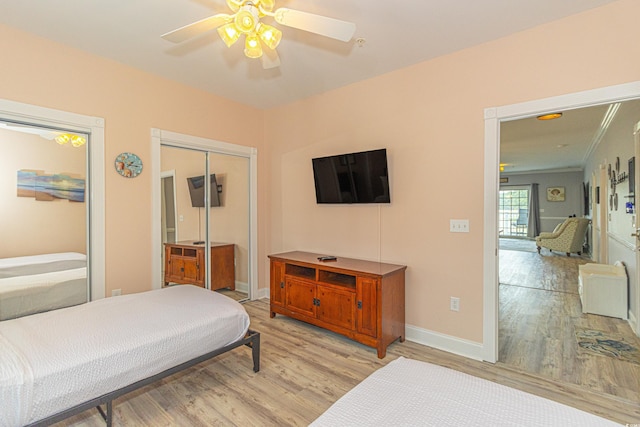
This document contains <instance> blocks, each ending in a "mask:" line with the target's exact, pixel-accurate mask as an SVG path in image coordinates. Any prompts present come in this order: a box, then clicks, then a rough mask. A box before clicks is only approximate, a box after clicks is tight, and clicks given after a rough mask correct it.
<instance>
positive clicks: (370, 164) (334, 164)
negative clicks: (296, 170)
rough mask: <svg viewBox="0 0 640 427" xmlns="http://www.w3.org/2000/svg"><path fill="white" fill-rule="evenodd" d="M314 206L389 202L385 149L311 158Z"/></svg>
mask: <svg viewBox="0 0 640 427" xmlns="http://www.w3.org/2000/svg"><path fill="white" fill-rule="evenodd" d="M312 163H313V179H314V181H315V187H316V201H317V202H318V203H391V196H390V195H389V169H388V168H387V150H386V149H384V148H383V149H380V150H372V151H362V152H359V153H349V154H340V155H337V156H328V157H319V158H315V159H312Z"/></svg>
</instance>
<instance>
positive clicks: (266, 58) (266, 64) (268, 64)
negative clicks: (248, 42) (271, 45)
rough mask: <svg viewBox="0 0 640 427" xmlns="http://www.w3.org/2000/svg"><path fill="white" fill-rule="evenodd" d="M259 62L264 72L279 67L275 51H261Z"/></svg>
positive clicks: (278, 58)
mask: <svg viewBox="0 0 640 427" xmlns="http://www.w3.org/2000/svg"><path fill="white" fill-rule="evenodd" d="M260 60H261V61H262V68H264V69H265V70H270V69H271V68H277V67H279V66H280V57H279V56H278V52H276V50H275V49H263V50H262V56H261V57H260Z"/></svg>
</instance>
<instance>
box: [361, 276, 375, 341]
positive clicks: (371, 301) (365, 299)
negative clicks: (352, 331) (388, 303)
mask: <svg viewBox="0 0 640 427" xmlns="http://www.w3.org/2000/svg"><path fill="white" fill-rule="evenodd" d="M377 287H378V280H375V279H370V278H367V277H358V279H357V281H356V298H357V302H356V305H357V307H358V308H357V311H358V314H357V318H358V332H359V333H361V334H365V335H369V336H371V337H374V338H375V337H377V336H378V328H377V324H378V311H377V308H378V297H377V294H378V292H377Z"/></svg>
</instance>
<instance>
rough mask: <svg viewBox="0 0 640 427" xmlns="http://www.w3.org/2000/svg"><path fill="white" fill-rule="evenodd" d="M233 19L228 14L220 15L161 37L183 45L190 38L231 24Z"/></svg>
mask: <svg viewBox="0 0 640 427" xmlns="http://www.w3.org/2000/svg"><path fill="white" fill-rule="evenodd" d="M231 19H233V17H232V16H231V15H227V14H226V13H219V14H217V15H213V16H210V17H208V18H205V19H201V20H200V21H197V22H194V23H192V24H189V25H185V26H184V27H180V28H178V29H177V30H173V31H169V32H168V33H166V34H163V35H162V36H160V37H162V38H163V39H165V40H167V41H170V42H173V43H182V42H183V41H186V40H189V39H190V38H193V37H196V36H199V35H200V34H203V33H206V32H207V31H211V30H213V29H215V28H218V27H219V26H220V25H223V24H226V23H227V22H230V21H231Z"/></svg>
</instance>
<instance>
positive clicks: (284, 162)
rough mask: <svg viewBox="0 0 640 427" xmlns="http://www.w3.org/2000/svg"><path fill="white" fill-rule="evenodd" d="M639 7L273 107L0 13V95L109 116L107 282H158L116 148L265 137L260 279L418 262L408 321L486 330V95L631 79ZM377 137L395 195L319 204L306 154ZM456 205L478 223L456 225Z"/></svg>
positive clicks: (135, 193) (454, 330) (476, 334)
mask: <svg viewBox="0 0 640 427" xmlns="http://www.w3.org/2000/svg"><path fill="white" fill-rule="evenodd" d="M637 16H640V2H637V1H636V0H621V1H619V2H616V3H614V4H611V5H609V6H605V7H602V8H598V9H594V10H592V11H589V12H586V13H583V14H580V15H576V16H573V17H569V18H566V19H563V20H560V21H557V22H554V23H551V24H548V25H544V26H541V27H537V28H534V29H531V30H529V31H525V32H522V33H519V34H516V35H513V36H510V37H506V38H504V39H500V40H497V41H494V42H491V43H486V44H483V45H480V46H477V47H474V48H471V49H467V50H463V51H460V52H457V53H454V54H451V55H447V56H444V57H441V58H437V59H435V60H432V61H428V62H424V63H421V64H418V65H415V66H413V67H409V68H406V69H403V70H399V71H396V72H393V73H389V74H387V75H384V76H380V77H377V78H374V79H371V80H368V81H365V82H362V83H358V84H354V85H351V86H347V87H345V88H342V89H339V90H336V91H333V92H330V93H327V94H324V95H321V96H316V97H313V98H310V99H307V100H305V101H302V102H298V103H295V104H292V105H289V106H285V107H282V108H277V109H273V110H269V111H267V112H266V113H261V112H260V111H257V110H254V109H252V108H250V107H246V106H242V105H239V104H235V103H232V102H229V101H226V100H224V99H221V98H218V97H215V96H212V95H209V94H206V93H203V92H201V91H197V90H194V89H190V88H188V87H185V86H181V85H179V84H175V83H172V82H169V81H166V80H163V79H161V78H158V77H154V76H151V75H149V74H146V73H143V72H139V71H136V70H133V69H131V68H128V67H124V66H122V65H120V64H118V63H115V62H112V61H108V60H104V59H100V58H96V57H95V56H91V55H88V54H85V53H82V52H79V51H77V50H73V49H69V48H66V47H63V46H60V45H57V44H54V43H51V42H48V41H46V40H43V39H40V38H37V37H33V36H30V35H27V34H24V33H22V32H18V31H14V30H12V29H9V28H6V27H0V47H1V48H2V52H3V64H4V65H3V66H2V67H0V97H2V98H6V99H11V100H15V101H20V102H25V103H30V104H35V105H42V106H46V107H51V108H56V109H61V110H65V111H72V112H77V113H81V114H86V115H92V116H100V117H104V118H105V119H106V125H105V129H106V131H105V138H106V164H107V173H106V192H107V195H106V198H107V200H106V226H107V230H106V231H107V259H106V262H107V265H106V270H107V278H106V279H107V295H109V294H110V290H111V289H114V288H122V290H123V292H137V291H141V290H146V289H149V288H150V277H151V271H150V265H151V259H150V253H151V248H150V242H151V229H150V221H149V219H150V215H151V212H150V210H151V197H150V194H149V191H150V188H151V183H150V178H149V174H148V173H145V172H143V173H142V175H140V176H139V177H138V178H135V179H124V178H121V177H120V176H118V175H117V174H116V173H115V172H114V171H113V169H112V167H111V164H112V159H113V158H114V157H115V156H116V154H118V153H120V152H122V151H133V152H136V153H137V154H139V155H140V156H141V157H142V159H143V161H146V160H148V158H149V151H150V144H149V130H150V128H152V127H156V128H161V129H167V130H171V131H175V132H181V133H185V134H188V135H196V136H201V137H206V138H211V139H215V140H218V141H226V142H231V143H235V144H241V145H251V146H256V147H258V149H259V155H258V162H259V163H258V175H259V176H258V185H259V189H258V208H259V227H258V228H259V229H258V233H259V236H258V240H259V247H258V258H259V261H260V265H259V273H260V274H259V282H260V283H259V285H260V287H265V286H267V281H266V280H267V278H268V265H267V263H266V262H265V260H266V255H267V254H268V253H272V252H277V251H282V250H289V249H301V250H317V251H322V252H327V253H332V254H336V255H339V256H354V257H359V258H366V259H377V258H378V257H379V258H380V259H382V260H384V261H390V262H396V263H403V264H406V265H408V266H409V268H408V270H407V322H408V323H409V324H410V325H414V326H417V327H419V328H423V329H425V330H430V331H435V332H438V333H441V334H447V335H451V336H454V337H458V338H461V339H466V340H471V341H475V342H481V341H482V285H483V284H482V278H483V270H482V243H483V230H482V223H483V204H484V201H483V178H484V171H483V167H484V166H483V147H484V120H483V119H484V117H483V112H484V108H486V107H490V106H496V105H505V104H511V103H517V102H523V101H528V100H533V99H538V98H543V97H548V96H555V95H561V94H566V93H571V92H576V91H582V90H586V89H592V88H597V87H603V86H608V85H613V84H619V83H625V82H630V81H635V80H638V79H639V76H640V55H638V49H639V47H638V46H639V45H638V40H639V39H640V25H638V24H637V22H636V20H637V18H634V17H637ZM61 62H64V63H65V67H60V66H57V64H59V63H61ZM69 70H73V73H70V72H69ZM212 78H215V76H212ZM263 114H264V115H266V120H265V121H264V122H263V121H262V120H252V121H251V122H252V123H257V125H256V126H254V127H251V126H247V122H246V121H245V120H243V118H244V117H246V116H247V115H253V116H257V117H258V118H261V117H262V115H263ZM377 147H386V148H387V149H388V154H389V167H390V173H391V177H390V179H391V197H392V203H391V204H390V205H386V206H382V207H380V208H378V207H377V206H365V207H348V206H347V207H344V206H343V207H336V206H318V205H316V204H315V200H314V198H313V180H312V172H311V160H310V159H311V158H312V157H313V156H316V155H327V154H335V153H340V152H344V151H352V150H353V151H355V150H360V149H369V148H377ZM451 218H456V219H459V218H468V219H469V220H470V224H471V232H470V233H469V234H451V233H449V231H448V229H449V219H451ZM450 296H457V297H460V299H461V305H460V307H461V308H460V312H459V313H454V312H451V311H449V308H448V307H449V297H450Z"/></svg>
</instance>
